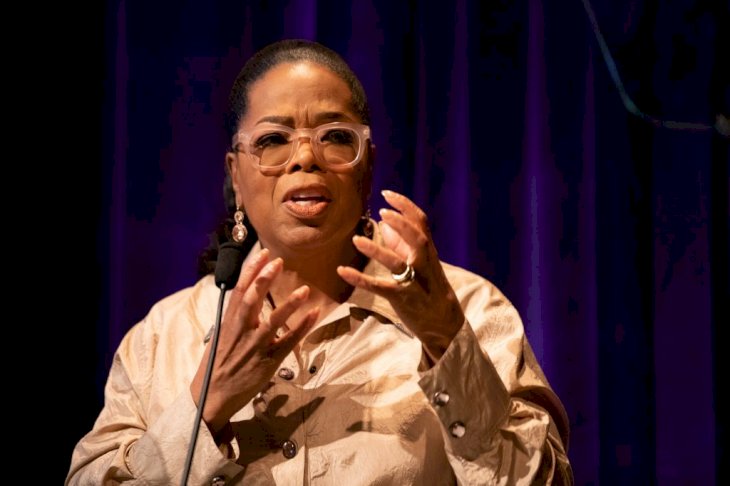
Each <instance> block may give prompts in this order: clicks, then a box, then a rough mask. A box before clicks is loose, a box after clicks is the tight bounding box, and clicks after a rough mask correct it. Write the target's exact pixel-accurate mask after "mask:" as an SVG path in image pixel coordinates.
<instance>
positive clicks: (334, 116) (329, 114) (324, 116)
mask: <svg viewBox="0 0 730 486" xmlns="http://www.w3.org/2000/svg"><path fill="white" fill-rule="evenodd" d="M343 119H344V120H347V121H352V120H351V118H350V117H349V116H347V115H345V114H344V113H342V112H339V111H325V112H323V113H319V114H317V116H315V117H314V122H315V123H316V124H321V123H323V122H329V121H339V120H343ZM259 123H276V124H278V125H286V126H293V125H294V118H293V117H291V116H278V115H270V116H265V117H262V118H259V120H258V121H257V122H256V124H257V125H258V124H259Z"/></svg>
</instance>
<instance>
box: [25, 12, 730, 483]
mask: <svg viewBox="0 0 730 486" xmlns="http://www.w3.org/2000/svg"><path fill="white" fill-rule="evenodd" d="M100 3H101V4H100V5H96V6H90V7H84V8H83V10H82V9H81V8H80V7H79V9H78V12H77V11H73V10H72V9H71V8H70V7H63V8H61V7H56V8H57V9H58V14H59V15H58V17H57V18H53V13H54V12H56V10H51V11H50V14H51V15H49V18H50V20H46V22H47V23H48V25H46V23H44V24H42V25H40V24H39V25H38V31H39V35H40V31H43V32H42V34H43V35H44V38H45V39H47V40H46V42H45V44H44V46H43V48H41V49H38V50H34V52H33V54H32V55H29V56H26V62H27V63H28V64H30V65H31V67H33V68H36V69H38V70H39V72H40V73H42V74H40V75H37V76H36V81H37V82H38V86H37V87H35V88H34V90H35V94H36V97H37V98H39V99H40V100H41V105H40V109H38V110H35V109H34V110H33V112H32V113H31V117H32V118H34V120H35V122H36V125H34V126H35V127H36V128H40V131H41V135H43V137H41V138H40V140H41V141H42V142H44V143H42V144H41V145H40V146H39V145H38V144H34V145H33V146H32V147H34V150H31V151H29V153H30V154H31V157H30V158H31V159H32V160H33V163H31V164H29V167H31V172H37V174H40V175H42V177H41V178H38V179H40V180H41V182H38V183H36V182H35V181H36V178H35V177H33V176H35V175H37V174H35V173H32V174H30V176H31V179H29V180H31V181H34V182H33V184H35V185H33V186H32V190H33V191H34V192H36V191H37V192H38V193H40V194H44V195H46V197H44V198H41V199H43V201H42V204H41V205H40V206H41V207H39V208H38V209H35V208H34V209H33V210H32V211H33V212H32V213H31V214H32V215H33V216H32V218H29V221H32V222H31V223H30V224H28V223H26V228H25V229H24V232H43V233H42V235H43V238H41V243H40V244H39V247H41V248H52V253H53V256H54V258H53V261H52V263H50V264H48V265H44V266H45V267H47V269H46V271H49V270H50V271H51V272H52V275H54V276H56V277H57V278H56V279H55V280H54V285H52V286H51V288H50V289H45V288H44V294H48V296H47V297H46V300H45V301H44V300H39V303H38V304H37V306H38V308H37V309H34V313H35V314H36V315H37V316H39V318H40V319H42V320H43V322H44V323H46V324H47V326H46V328H45V329H47V335H48V336H50V337H51V339H50V341H52V343H51V344H53V346H51V347H49V349H50V351H49V353H50V354H49V357H50V361H49V362H50V363H51V366H50V368H51V369H50V374H49V375H48V376H47V377H45V379H47V380H48V382H49V383H47V384H45V385H43V386H44V387H45V388H46V389H48V390H53V393H54V394H53V395H51V394H42V397H43V400H40V402H41V405H44V406H51V409H53V410H54V414H53V416H52V417H45V416H44V419H46V418H47V419H48V421H46V420H43V421H42V424H43V425H42V430H41V431H38V432H37V434H29V435H32V437H31V439H32V440H33V441H36V443H35V447H39V446H38V444H39V443H42V444H45V443H46V441H50V442H51V443H52V444H53V445H52V446H51V450H50V455H51V457H52V461H51V474H50V475H49V477H58V478H59V479H60V478H62V477H63V476H64V475H65V473H66V471H67V470H68V466H69V462H70V455H71V451H72V449H73V446H74V444H75V442H76V441H77V440H78V439H79V438H80V437H81V436H82V435H83V434H84V433H85V432H86V431H88V430H89V429H90V428H91V426H92V424H93V421H94V419H95V417H96V414H97V413H98V412H99V410H100V408H101V406H102V403H103V402H102V400H103V397H102V388H103V384H104V380H105V378H106V372H107V370H108V366H109V363H110V360H111V356H112V354H113V352H114V349H115V347H116V345H117V344H118V342H119V340H120V339H121V337H122V336H123V334H124V332H126V330H127V329H129V327H130V326H132V325H133V324H134V323H135V322H137V321H138V320H139V319H141V318H142V317H143V316H144V314H145V312H146V311H147V309H148V308H149V307H150V305H151V304H152V303H154V302H155V301H156V300H158V299H159V298H161V297H163V296H165V295H167V294H169V293H170V292H172V291H175V290H177V289H179V288H181V287H184V286H187V285H191V284H193V283H194V281H195V279H196V275H195V263H196V262H195V260H196V257H197V253H198V251H199V250H200V249H202V247H203V246H204V245H205V244H206V243H207V234H208V233H209V232H210V231H211V230H212V228H213V226H214V225H215V223H216V222H217V221H218V220H219V218H220V217H221V215H222V213H221V212H222V211H223V201H222V195H221V185H222V177H223V156H224V153H225V149H226V144H227V136H226V134H225V132H224V130H223V125H222V122H223V112H224V110H225V102H226V97H227V95H228V90H229V88H230V85H231V83H232V81H233V79H234V78H235V75H236V74H237V72H238V70H239V69H240V67H241V66H242V65H243V63H244V62H245V60H246V59H247V58H248V56H249V55H250V54H251V53H252V52H254V51H255V50H256V49H258V48H260V47H262V46H263V45H265V44H267V43H268V42H270V41H274V40H277V39H280V38H284V37H304V38H310V39H315V40H319V41H321V42H323V43H325V44H327V45H328V46H330V47H332V48H334V49H335V50H337V51H338V52H340V53H341V54H342V55H343V57H345V59H346V60H347V61H348V62H349V63H350V64H351V66H352V67H353V69H354V71H355V72H356V74H358V76H359V77H360V78H361V80H362V81H363V84H364V86H365V89H366V91H367V93H368V96H369V100H370V104H371V110H372V113H373V122H372V128H373V133H374V138H375V143H376V144H377V146H378V157H379V158H378V161H377V163H376V164H377V165H376V179H375V183H376V187H375V189H376V190H375V191H374V193H375V196H374V197H373V200H372V208H373V213H374V214H376V211H377V209H378V208H379V207H381V206H382V205H383V203H382V199H380V197H379V196H378V195H377V194H378V191H379V189H383V188H392V189H395V190H399V191H402V192H404V193H405V194H407V195H409V196H411V197H412V198H413V199H414V200H415V201H416V202H417V203H418V204H419V205H421V207H423V208H424V209H425V210H426V211H427V212H428V214H429V217H430V219H431V224H432V228H433V232H434V236H435V239H436V243H437V248H438V249H439V252H440V255H441V257H442V259H444V260H445V261H448V262H450V263H455V264H458V265H461V266H464V267H466V268H469V269H471V270H473V271H475V272H477V273H479V274H481V275H483V276H485V277H487V278H489V279H490V280H492V281H494V282H495V283H496V284H497V285H498V286H499V287H500V288H502V290H503V291H504V292H505V293H506V294H507V296H508V297H510V298H511V299H512V301H513V302H514V303H515V305H516V306H517V308H518V309H519V310H520V312H521V313H522V316H523V320H524V322H525V327H526V330H527V334H528V337H529V339H530V341H531V342H532V344H533V347H534V348H535V351H536V354H537V357H538V359H539V360H540V362H541V364H542V366H543V368H544V370H545V372H546V374H547V376H548V378H549V380H550V382H551V384H552V385H553V387H554V388H555V390H556V391H557V392H558V394H559V395H560V397H561V399H562V400H563V402H564V404H565V406H566V409H567V411H568V414H569V416H570V419H571V427H572V435H571V443H570V451H569V454H570V457H571V460H572V462H573V467H574V470H575V476H576V483H577V484H581V485H582V484H599V483H604V484H654V483H661V484H713V483H722V482H723V479H724V480H725V481H726V480H727V472H725V471H723V469H722V468H721V467H720V465H721V462H722V459H723V457H724V451H725V447H724V445H723V443H724V441H726V440H727V434H726V432H725V430H726V426H725V422H724V421H725V420H726V419H725V418H724V417H723V415H722V413H721V411H722V410H725V409H727V401H723V399H722V398H721V397H719V396H718V395H717V394H716V391H717V390H718V387H717V386H716V384H717V381H718V379H719V378H718V375H719V372H718V370H719V369H720V368H721V367H722V366H723V365H725V366H726V365H727V357H725V356H723V353H722V351H723V346H722V345H723V344H724V343H725V342H726V339H727V331H726V330H725V329H724V327H726V326H727V323H728V322H730V315H729V313H728V302H729V301H730V295H729V291H728V273H729V271H728V270H729V264H728V253H729V250H728V226H729V218H730V199H729V196H728V185H729V180H728V153H727V148H728V141H727V138H724V137H722V136H721V135H719V134H718V132H717V130H715V129H713V128H712V124H713V123H714V122H715V116H716V115H717V114H718V113H723V114H724V115H725V116H727V115H728V112H729V110H728V103H729V95H728V85H727V81H728V80H727V77H726V75H725V74H723V73H721V72H720V64H721V63H720V59H727V50H726V49H725V51H723V50H722V49H721V48H722V46H726V45H730V39H728V33H727V32H728V29H727V27H728V25H730V24H728V13H727V4H724V3H723V2H709V1H701V0H694V1H691V0H685V1H678V2H671V3H670V2H658V1H649V0H637V1H628V0H627V1H621V2H609V1H608V0H597V1H596V2H595V4H594V8H595V10H596V18H597V20H598V23H599V24H600V26H601V28H602V29H603V34H604V36H605V40H606V43H607V45H608V47H609V48H610V51H611V53H612V55H613V57H614V59H615V61H616V67H617V70H618V73H619V74H620V76H621V79H622V80H623V85H624V87H625V91H626V94H627V95H628V96H629V97H630V98H631V99H632V100H633V102H635V103H636V105H637V106H638V109H639V110H641V111H642V112H644V113H648V114H649V115H651V116H652V117H655V118H656V119H657V120H659V121H665V122H666V121H670V122H693V123H697V124H699V125H698V126H694V127H690V126H686V125H682V124H676V123H675V124H674V128H667V126H666V125H672V124H671V123H669V124H668V123H665V124H664V126H662V124H661V123H655V122H656V120H654V121H652V120H648V119H645V118H644V119H642V118H641V117H639V116H636V115H635V114H630V113H629V112H628V111H627V109H626V108H625V107H624V105H623V104H622V100H621V96H620V93H619V90H618V89H617V87H616V85H615V83H614V82H613V81H612V79H611V74H610V72H609V70H608V69H607V67H606V63H605V62H604V59H603V57H602V56H601V52H600V49H599V47H598V44H597V42H596V39H595V36H594V33H593V32H592V30H591V27H590V23H589V21H588V18H587V16H586V12H585V10H584V8H583V5H582V3H581V2H580V1H578V0H576V1H572V0H571V1H568V2H541V1H539V0H533V1H527V2H509V1H495V2H488V3H487V2H477V1H466V0H462V1H457V2H454V4H453V5H441V4H438V5H431V4H430V2H428V5H427V2H423V3H420V2H392V1H390V2H384V1H374V0H371V1H364V2H357V1H354V0H353V1H352V2H349V1H314V0H309V1H305V0H302V1H290V2H286V1H280V2H266V1H255V2H238V3H234V2H223V1H218V2H202V1H191V2H182V3H181V2H172V1H162V2H155V3H154V4H150V3H149V2H140V1H122V2H120V1H112V0H110V1H107V2H106V3H104V2H100ZM46 13H49V12H46ZM723 56H724V57H723ZM724 62H725V64H727V62H726V61H724ZM34 65H35V66H34ZM21 81H22V78H21ZM38 122H41V123H38ZM37 160H42V161H43V163H35V161H37ZM39 214H40V216H39ZM723 324H724V326H723ZM28 332H29V333H32V331H30V330H29V331H28ZM33 382H34V381H33ZM34 383H35V382H34ZM59 396H60V397H61V400H62V401H63V403H64V404H65V405H66V408H65V409H64V410H63V411H60V410H56V409H57V408H58V407H56V406H53V404H54V403H55V402H54V400H57V397H59ZM69 406H70V408H68V407H69ZM45 413H47V410H46V412H45ZM49 423H50V424H51V425H48V424H49ZM41 450H43V451H45V446H43V447H42V448H41Z"/></svg>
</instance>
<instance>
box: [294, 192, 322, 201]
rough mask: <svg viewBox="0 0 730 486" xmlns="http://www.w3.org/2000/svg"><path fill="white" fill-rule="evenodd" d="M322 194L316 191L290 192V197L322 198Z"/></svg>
mask: <svg viewBox="0 0 730 486" xmlns="http://www.w3.org/2000/svg"><path fill="white" fill-rule="evenodd" d="M322 197H323V196H322V194H320V193H319V192H316V191H305V192H297V193H294V194H292V196H291V198H292V199H308V198H322Z"/></svg>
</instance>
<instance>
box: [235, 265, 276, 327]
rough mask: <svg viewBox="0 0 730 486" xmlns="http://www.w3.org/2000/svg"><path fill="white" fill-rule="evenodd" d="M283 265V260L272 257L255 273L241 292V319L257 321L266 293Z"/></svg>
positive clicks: (251, 321)
mask: <svg viewBox="0 0 730 486" xmlns="http://www.w3.org/2000/svg"><path fill="white" fill-rule="evenodd" d="M283 267H284V261H283V260H282V259H281V258H274V259H273V260H271V261H270V262H269V263H267V264H266V265H265V266H264V268H262V269H261V271H260V272H259V273H258V275H256V278H254V280H253V282H252V283H251V285H249V286H248V288H247V289H246V291H245V292H244V293H243V299H242V302H243V304H244V305H243V310H242V312H243V316H242V317H243V319H244V321H245V322H250V323H253V322H258V315H259V312H261V307H262V306H263V302H264V299H265V298H266V293H267V292H268V291H269V289H270V288H271V284H272V282H273V281H274V279H275V278H276V276H277V275H279V273H281V269H282V268H283Z"/></svg>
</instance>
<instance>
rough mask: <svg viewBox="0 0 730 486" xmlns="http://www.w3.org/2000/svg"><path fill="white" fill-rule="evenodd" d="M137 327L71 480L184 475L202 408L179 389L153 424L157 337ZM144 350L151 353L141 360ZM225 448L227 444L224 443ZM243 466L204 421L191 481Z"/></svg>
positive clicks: (117, 360)
mask: <svg viewBox="0 0 730 486" xmlns="http://www.w3.org/2000/svg"><path fill="white" fill-rule="evenodd" d="M139 334H142V333H141V332H139V329H135V328H133V329H132V330H131V331H130V333H128V334H127V336H125V338H124V339H123V341H122V343H121V345H120V347H119V349H118V350H117V352H116V353H115V355H114V361H113V363H112V367H111V370H110V372H109V377H108V379H107V383H106V388H105V392H104V393H105V395H104V408H103V409H102V411H101V413H100V414H99V417H98V418H97V420H96V422H95V424H94V427H93V428H92V430H91V431H90V432H89V433H88V434H86V435H85V436H84V437H83V438H82V439H81V440H80V441H79V442H78V444H77V445H76V447H75V449H74V451H73V455H72V458H71V468H70V470H69V473H68V476H67V478H66V482H65V484H66V485H94V486H98V485H116V484H122V483H124V484H130V485H138V484H139V485H141V484H144V485H158V484H159V485H172V484H179V483H180V481H181V478H182V472H183V469H184V464H185V460H186V458H187V451H188V445H189V444H190V439H191V435H192V431H193V421H194V420H195V417H196V413H197V408H196V406H195V402H194V401H193V399H192V396H191V395H190V392H189V391H188V390H185V391H183V392H182V393H180V395H179V396H177V398H175V399H174V400H173V401H172V402H171V403H170V404H169V405H168V406H167V407H166V408H165V409H164V410H162V411H161V413H160V414H159V415H158V416H157V417H156V418H155V420H154V422H153V423H149V421H148V417H147V416H146V413H145V411H146V410H148V409H149V407H148V403H147V401H148V399H147V398H145V397H146V396H147V394H146V393H145V392H144V390H145V385H144V383H145V381H146V380H148V379H149V376H150V374H151V372H152V371H151V365H147V363H151V362H152V357H151V356H152V355H154V341H155V339H152V341H151V342H141V341H148V340H147V339H143V338H141V336H140V335H139ZM140 353H147V354H146V355H145V357H143V358H142V359H133V357H139V356H140ZM224 448H225V447H224ZM242 470H243V468H242V467H241V466H239V465H237V464H235V462H233V461H231V460H229V459H228V458H227V457H226V456H224V454H223V453H222V452H221V450H220V449H219V447H218V446H217V445H216V443H215V440H214V439H213V437H212V435H211V434H210V431H209V430H208V428H207V426H205V424H202V423H201V424H200V428H199V435H198V438H197V441H196V445H195V452H194V456H193V463H192V467H191V468H190V476H189V483H190V484H211V481H212V480H213V478H215V477H217V476H222V477H224V478H232V477H234V476H236V475H238V474H239V473H241V472H242Z"/></svg>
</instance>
